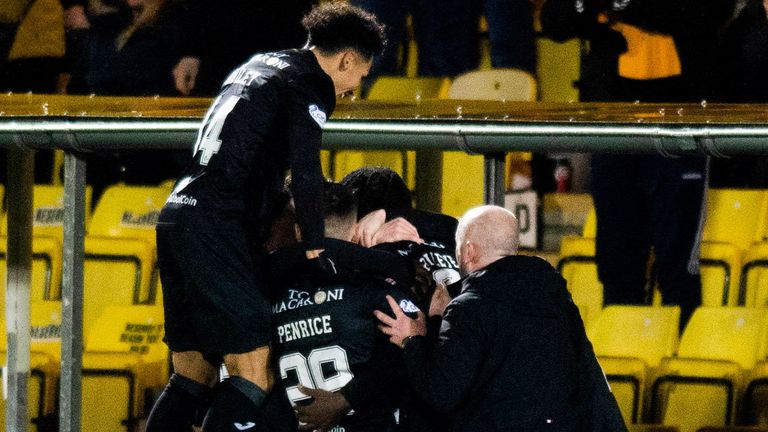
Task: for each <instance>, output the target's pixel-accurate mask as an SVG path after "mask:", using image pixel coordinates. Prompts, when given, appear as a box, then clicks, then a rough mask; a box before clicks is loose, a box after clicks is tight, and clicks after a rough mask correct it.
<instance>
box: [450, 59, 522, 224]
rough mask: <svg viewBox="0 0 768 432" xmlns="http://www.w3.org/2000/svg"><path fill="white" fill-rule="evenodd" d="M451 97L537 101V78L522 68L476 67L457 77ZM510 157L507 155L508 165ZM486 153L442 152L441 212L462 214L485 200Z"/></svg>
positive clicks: (455, 214) (452, 86) (452, 84)
mask: <svg viewBox="0 0 768 432" xmlns="http://www.w3.org/2000/svg"><path fill="white" fill-rule="evenodd" d="M448 98H449V99H462V100H494V101H500V100H506V101H522V102H532V101H535V100H536V80H535V78H534V77H533V76H532V75H531V74H529V73H528V72H525V71H522V70H519V69H508V68H498V69H489V70H475V71H470V72H467V73H464V74H462V75H459V76H457V77H456V78H454V80H453V82H452V83H451V87H450V89H449V90H448ZM509 162H510V156H507V165H509ZM484 172H485V165H484V158H483V156H477V155H469V154H466V153H463V152H453V151H451V152H443V178H442V179H441V182H440V183H441V185H442V189H443V190H442V211H443V213H447V214H450V215H453V216H457V217H458V216H461V215H462V214H463V213H464V212H465V211H466V210H467V209H469V208H471V207H473V206H476V205H479V204H482V203H483V186H484V185H483V179H484V174H483V173H484Z"/></svg>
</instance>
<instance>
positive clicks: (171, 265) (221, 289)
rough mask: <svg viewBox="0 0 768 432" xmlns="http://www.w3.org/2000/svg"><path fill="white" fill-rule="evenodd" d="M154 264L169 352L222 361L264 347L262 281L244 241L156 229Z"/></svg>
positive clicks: (266, 320)
mask: <svg viewBox="0 0 768 432" xmlns="http://www.w3.org/2000/svg"><path fill="white" fill-rule="evenodd" d="M157 262H158V267H159V268H160V280H161V282H162V285H163V308H164V310H165V341H166V343H167V344H168V347H169V348H170V350H171V351H175V352H183V351H199V352H203V353H208V354H209V355H211V354H219V355H224V354H237V353H245V352H249V351H253V350H254V349H256V348H258V347H261V346H265V345H268V344H269V341H270V334H271V331H270V321H271V309H270V306H269V302H268V301H267V299H266V297H265V294H264V293H266V292H268V291H267V275H266V273H265V271H260V269H258V268H256V265H255V262H256V261H255V260H254V256H253V248H252V246H251V245H249V244H248V240H247V236H245V235H239V234H238V233H229V232H219V233H198V232H188V231H181V230H178V231H177V230H168V229H158V230H157Z"/></svg>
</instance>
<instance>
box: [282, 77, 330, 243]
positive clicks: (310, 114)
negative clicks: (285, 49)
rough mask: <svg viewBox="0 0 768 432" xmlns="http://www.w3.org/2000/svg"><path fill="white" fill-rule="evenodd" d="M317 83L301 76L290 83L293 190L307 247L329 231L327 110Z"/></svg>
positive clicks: (289, 139) (289, 115)
mask: <svg viewBox="0 0 768 432" xmlns="http://www.w3.org/2000/svg"><path fill="white" fill-rule="evenodd" d="M313 87H316V86H314V85H313V83H312V82H311V81H306V80H297V81H294V82H292V83H290V84H289V85H288V90H287V98H288V101H287V104H288V107H287V108H288V146H289V151H290V166H291V193H292V195H293V202H294V206H295V207H296V219H297V221H298V224H299V228H300V229H301V237H302V240H303V241H304V243H305V244H306V245H307V250H312V249H320V248H321V247H322V244H321V242H322V239H323V238H324V231H325V224H324V221H323V214H322V208H321V200H322V196H323V173H322V171H321V168H320V143H321V141H322V136H323V131H322V126H323V125H324V124H325V119H326V114H325V108H324V107H323V103H322V101H321V98H320V97H319V96H318V95H317V92H316V91H315V89H314V88H313Z"/></svg>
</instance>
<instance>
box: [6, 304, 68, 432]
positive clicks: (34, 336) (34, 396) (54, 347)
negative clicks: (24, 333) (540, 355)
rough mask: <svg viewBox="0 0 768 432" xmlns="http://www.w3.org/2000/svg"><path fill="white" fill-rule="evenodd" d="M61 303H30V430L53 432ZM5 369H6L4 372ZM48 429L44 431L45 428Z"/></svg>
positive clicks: (59, 350)
mask: <svg viewBox="0 0 768 432" xmlns="http://www.w3.org/2000/svg"><path fill="white" fill-rule="evenodd" d="M0 324H1V325H0V331H1V333H0V357H2V358H3V359H6V358H7V339H6V336H7V334H6V332H7V330H6V326H5V322H4V320H3V321H0ZM60 328H61V303H60V302H58V301H44V302H38V301H33V302H32V303H31V304H30V330H31V335H30V371H31V374H30V378H29V382H28V400H27V404H28V415H29V419H30V427H29V430H30V431H38V430H40V431H43V430H46V431H47V430H52V429H50V425H51V424H52V421H53V420H54V417H55V409H56V393H57V388H56V383H57V382H58V378H59V369H60V368H59V361H58V359H59V357H60V352H61V336H60ZM3 370H5V369H3ZM4 415H5V398H0V431H3V430H5V418H4ZM46 427H47V428H46Z"/></svg>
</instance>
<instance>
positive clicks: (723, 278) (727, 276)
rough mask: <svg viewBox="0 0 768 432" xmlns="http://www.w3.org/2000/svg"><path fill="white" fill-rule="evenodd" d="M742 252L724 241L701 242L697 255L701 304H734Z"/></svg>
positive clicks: (737, 290)
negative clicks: (699, 251)
mask: <svg viewBox="0 0 768 432" xmlns="http://www.w3.org/2000/svg"><path fill="white" fill-rule="evenodd" d="M742 254H743V252H742V250H741V249H739V248H737V247H736V246H734V245H732V244H729V243H724V242H712V241H710V242H703V243H702V244H701V253H700V255H699V257H700V258H699V259H700V266H699V270H700V272H701V305H702V306H736V305H737V304H738V297H739V269H741V268H742V265H741V263H742V260H743V255H742Z"/></svg>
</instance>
